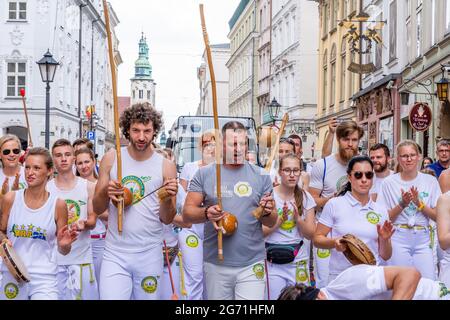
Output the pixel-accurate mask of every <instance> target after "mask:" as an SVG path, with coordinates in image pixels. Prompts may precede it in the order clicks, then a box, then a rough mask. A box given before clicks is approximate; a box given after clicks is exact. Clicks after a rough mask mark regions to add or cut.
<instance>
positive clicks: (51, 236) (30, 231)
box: [1, 190, 58, 279]
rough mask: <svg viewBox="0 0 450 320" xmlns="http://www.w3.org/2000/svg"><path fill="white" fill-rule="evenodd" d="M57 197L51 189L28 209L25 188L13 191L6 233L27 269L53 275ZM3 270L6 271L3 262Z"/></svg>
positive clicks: (54, 270) (54, 267) (54, 273)
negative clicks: (41, 202) (42, 200)
mask: <svg viewBox="0 0 450 320" xmlns="http://www.w3.org/2000/svg"><path fill="white" fill-rule="evenodd" d="M57 200H58V197H57V195H56V194H55V193H50V195H49V197H48V199H47V201H46V202H45V204H44V205H43V206H42V207H40V208H39V209H30V208H28V206H27V205H26V204H25V201H24V190H18V191H16V195H15V199H14V203H13V205H12V207H11V211H10V213H9V219H8V227H7V236H8V239H10V240H11V242H12V245H13V247H14V250H15V251H16V253H17V255H18V256H19V257H20V259H21V260H22V261H23V263H24V264H25V266H26V268H27V271H28V273H29V274H30V275H31V278H32V279H33V274H46V275H56V273H57V270H58V266H57V263H56V252H57V242H56V219H55V216H56V215H55V208H56V201H57ZM1 268H2V271H7V270H8V269H7V267H6V265H5V264H3V265H2V267H1Z"/></svg>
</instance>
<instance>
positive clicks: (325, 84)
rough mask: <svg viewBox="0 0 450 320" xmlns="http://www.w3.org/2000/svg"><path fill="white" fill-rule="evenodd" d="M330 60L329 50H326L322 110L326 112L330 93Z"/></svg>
mask: <svg viewBox="0 0 450 320" xmlns="http://www.w3.org/2000/svg"><path fill="white" fill-rule="evenodd" d="M327 64H328V59H327V50H325V52H324V55H323V92H322V110H325V107H326V105H327V93H328V81H327V78H328V65H327Z"/></svg>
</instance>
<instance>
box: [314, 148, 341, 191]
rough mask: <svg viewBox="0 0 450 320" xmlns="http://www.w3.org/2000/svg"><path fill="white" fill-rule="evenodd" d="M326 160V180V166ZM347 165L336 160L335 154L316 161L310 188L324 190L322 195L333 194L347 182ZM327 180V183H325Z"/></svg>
mask: <svg viewBox="0 0 450 320" xmlns="http://www.w3.org/2000/svg"><path fill="white" fill-rule="evenodd" d="M325 161H326V172H325V181H324V179H323V176H324V168H325ZM347 181H348V179H347V166H345V165H342V164H341V163H340V162H338V161H337V160H336V156H335V155H334V154H332V155H330V156H328V157H326V158H324V159H321V160H318V161H316V164H315V165H314V167H313V168H312V171H311V182H310V184H309V187H310V188H315V189H319V190H322V195H321V196H322V197H329V196H332V195H333V194H334V193H335V192H336V191H338V190H340V189H341V187H342V186H344V185H345V184H346V183H347ZM324 182H325V183H324Z"/></svg>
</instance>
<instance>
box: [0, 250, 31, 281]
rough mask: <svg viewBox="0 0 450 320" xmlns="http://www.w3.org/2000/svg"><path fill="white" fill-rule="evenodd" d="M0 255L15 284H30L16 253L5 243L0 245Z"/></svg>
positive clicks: (25, 270)
mask: <svg viewBox="0 0 450 320" xmlns="http://www.w3.org/2000/svg"><path fill="white" fill-rule="evenodd" d="M0 255H1V256H2V258H3V262H4V263H5V265H6V267H7V268H8V270H9V272H10V273H11V275H12V276H13V277H14V278H15V279H16V281H17V282H19V283H21V282H30V275H29V274H28V271H27V269H26V267H25V265H24V264H23V262H22V260H20V258H19V256H18V255H17V254H16V251H15V250H14V248H13V247H11V246H10V245H9V244H8V243H7V242H3V243H2V244H1V245H0Z"/></svg>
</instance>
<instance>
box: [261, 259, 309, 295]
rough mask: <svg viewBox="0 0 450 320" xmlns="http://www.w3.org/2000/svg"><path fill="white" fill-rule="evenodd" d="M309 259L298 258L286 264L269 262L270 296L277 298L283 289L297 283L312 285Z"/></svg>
mask: <svg viewBox="0 0 450 320" xmlns="http://www.w3.org/2000/svg"><path fill="white" fill-rule="evenodd" d="M308 266H309V260H308V259H306V260H298V261H293V262H291V263H286V264H276V263H270V262H268V263H267V273H268V275H269V284H268V287H269V297H270V300H277V299H278V297H279V296H280V293H281V290H283V289H284V288H285V287H286V286H290V285H294V284H296V283H303V284H305V285H307V286H309V285H310V280H311V279H310V276H309V267H308Z"/></svg>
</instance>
